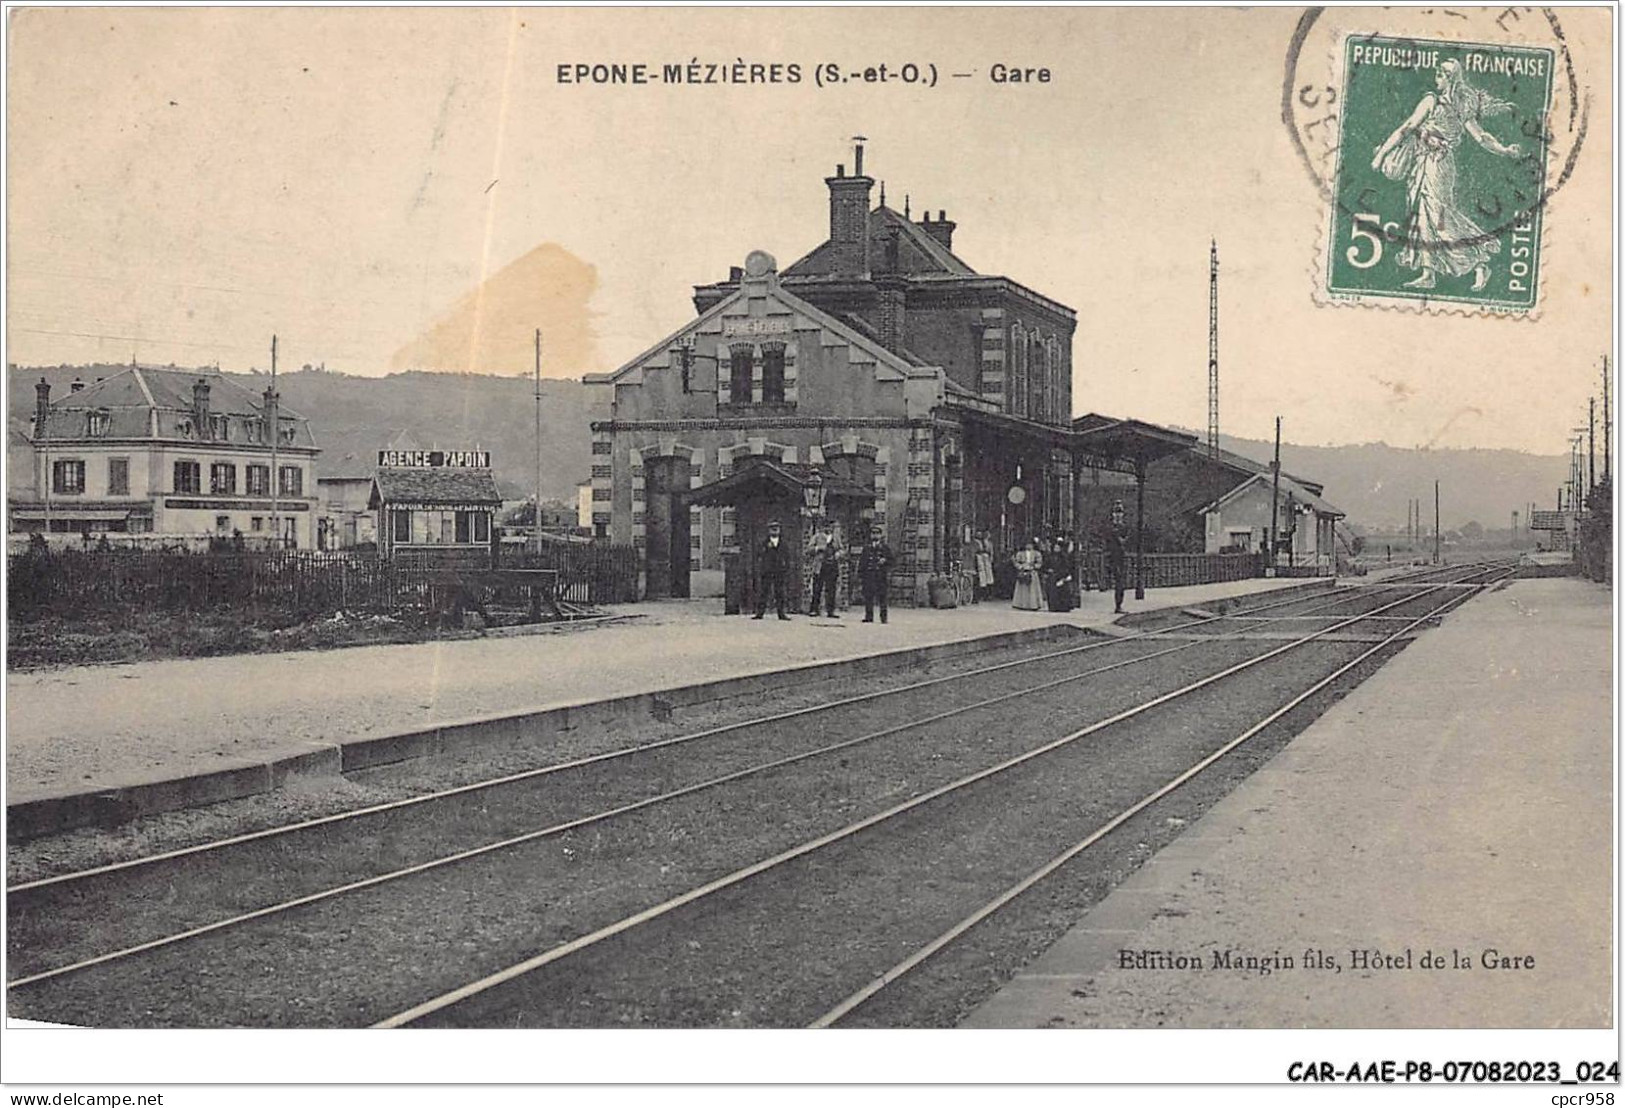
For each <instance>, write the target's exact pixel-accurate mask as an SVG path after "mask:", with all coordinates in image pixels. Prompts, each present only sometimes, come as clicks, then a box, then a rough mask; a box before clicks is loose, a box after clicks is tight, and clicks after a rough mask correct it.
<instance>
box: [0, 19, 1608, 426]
mask: <svg viewBox="0 0 1625 1108" xmlns="http://www.w3.org/2000/svg"><path fill="white" fill-rule="evenodd" d="M1384 13H1385V10H1384V9H1376V8H1371V9H1361V14H1360V15H1359V16H1358V17H1356V18H1358V19H1364V20H1366V21H1367V22H1369V23H1371V24H1372V25H1371V27H1369V28H1367V29H1376V30H1386V29H1388V28H1387V27H1386V26H1385V25H1383V24H1382V20H1384V19H1389V18H1390V16H1388V15H1386V14H1384ZM11 16H12V18H11V22H10V26H9V37H10V42H9V49H10V68H9V82H10V83H9V96H10V101H9V109H8V125H9V130H8V155H9V159H8V164H9V178H8V190H9V191H8V247H9V251H8V271H7V275H6V277H7V294H8V299H7V313H6V315H7V319H6V322H7V360H8V361H9V362H11V363H16V364H46V363H59V362H88V361H111V362H125V361H128V360H129V359H131V358H132V357H135V358H138V359H139V360H140V361H142V362H143V363H166V362H174V363H177V364H183V365H196V364H208V363H213V362H216V361H218V363H219V364H220V365H221V366H222V367H223V368H225V369H228V370H230V369H247V368H249V367H257V368H260V369H264V368H265V367H266V366H267V365H268V359H269V353H268V351H269V346H270V337H271V335H272V334H273V333H275V334H277V335H278V337H279V344H280V352H281V358H280V361H279V365H280V366H281V367H283V368H294V367H298V366H300V365H302V364H307V363H310V364H325V366H326V367H327V368H328V369H330V370H336V371H342V372H345V373H354V374H363V375H381V374H386V373H389V372H392V371H397V370H401V369H408V368H433V369H440V370H450V371H472V372H481V373H496V374H502V375H512V374H519V373H529V372H530V371H531V368H532V359H533V357H534V344H533V335H534V331H535V329H536V328H541V329H542V331H543V333H544V334H543V340H542V344H543V355H542V360H543V372H544V373H545V374H547V375H549V376H555V377H578V376H580V375H581V374H583V373H588V372H598V371H603V370H609V369H614V368H615V367H616V366H618V365H619V364H621V363H622V362H623V361H625V360H627V359H629V358H631V357H632V356H634V355H635V354H637V353H638V352H640V351H641V350H643V349H645V348H647V347H649V346H651V345H653V344H654V343H655V342H656V341H658V340H659V339H660V338H662V337H663V336H664V335H666V334H667V333H669V332H670V331H672V330H674V329H675V328H677V327H678V326H680V325H681V324H682V323H683V322H684V321H686V320H687V319H688V318H691V317H692V314H693V307H692V304H691V301H690V297H691V294H692V286H693V285H695V284H701V283H707V282H710V281H714V280H718V279H721V278H724V277H725V276H726V275H727V271H728V267H729V266H730V265H739V264H742V262H743V260H744V257H745V255H746V254H747V253H748V252H749V251H751V250H753V249H764V250H767V251H768V252H769V253H771V254H773V255H775V256H776V257H777V258H778V259H779V261H780V264H781V265H788V264H789V263H790V262H791V261H793V260H794V259H795V258H797V257H799V256H800V255H801V254H802V253H804V252H805V251H807V250H809V249H811V248H812V247H814V246H816V245H817V244H818V243H819V242H820V241H821V240H822V239H823V238H824V236H825V234H826V231H827V192H826V189H825V186H824V183H823V178H824V177H825V176H827V175H829V174H831V173H832V172H833V169H834V166H835V164H836V163H837V162H845V163H847V165H848V171H849V172H850V170H851V164H850V163H851V161H852V157H851V137H852V136H853V135H856V134H863V135H865V136H867V138H868V143H867V169H868V171H869V172H870V174H871V175H872V176H875V177H877V178H880V179H882V180H884V181H885V184H886V190H887V198H888V201H889V202H890V204H891V205H892V206H893V207H897V208H900V207H901V206H902V204H903V199H904V196H905V195H907V196H908V198H909V201H910V203H911V204H912V205H913V208H914V210H915V212H916V213H918V212H919V211H921V210H923V209H926V208H929V209H930V210H932V211H937V210H943V209H945V210H947V212H948V214H949V216H950V218H952V219H954V220H955V221H956V222H957V223H958V230H957V231H956V233H955V252H956V253H958V254H959V255H960V256H961V257H962V258H963V259H965V261H966V262H968V263H969V264H970V265H971V266H973V267H974V268H975V269H977V270H978V271H980V272H984V273H992V274H1003V275H1005V276H1008V277H1011V278H1013V279H1015V280H1017V281H1019V282H1021V283H1022V284H1024V285H1027V286H1028V287H1030V288H1033V289H1036V290H1038V291H1040V292H1042V293H1044V294H1045V295H1047V296H1050V297H1052V298H1054V299H1057V300H1060V301H1062V302H1063V303H1066V304H1069V305H1071V306H1073V307H1074V308H1075V309H1076V310H1077V313H1078V327H1077V333H1076V336H1075V339H1074V345H1073V363H1074V378H1075V379H1074V386H1073V392H1074V397H1075V401H1074V403H1075V406H1076V408H1077V411H1078V412H1079V413H1081V412H1083V411H1099V412H1105V413H1108V414H1114V415H1132V416H1135V417H1137V418H1141V419H1146V420H1150V421H1153V422H1158V423H1167V424H1175V425H1179V426H1184V427H1192V428H1203V427H1205V426H1206V421H1207V373H1206V369H1207V293H1208V288H1207V281H1208V243H1209V240H1210V238H1213V239H1217V241H1218V243H1219V251H1220V258H1221V272H1222V276H1221V291H1220V300H1221V304H1220V317H1221V338H1220V366H1221V426H1222V429H1223V430H1224V431H1225V432H1227V433H1230V434H1236V435H1241V436H1246V437H1251V438H1256V439H1262V438H1268V437H1270V435H1271V434H1272V431H1273V423H1274V418H1275V417H1276V416H1277V415H1279V416H1281V417H1282V419H1283V425H1284V435H1285V437H1286V438H1287V439H1288V440H1290V441H1295V442H1302V443H1309V444H1336V443H1349V442H1375V441H1383V442H1388V443H1390V444H1392V445H1395V446H1402V447H1410V446H1423V445H1431V446H1439V447H1486V448H1487V447H1510V448H1514V449H1522V450H1529V451H1534V452H1539V453H1561V452H1564V451H1565V450H1566V443H1567V439H1568V435H1569V432H1570V430H1571V429H1572V428H1573V427H1574V426H1575V425H1576V424H1577V423H1578V422H1580V421H1582V420H1583V416H1584V411H1585V402H1586V397H1587V396H1588V395H1589V394H1590V393H1591V392H1593V391H1596V389H1597V388H1598V378H1597V371H1598V367H1599V365H1600V358H1601V356H1602V354H1603V353H1604V352H1605V351H1606V350H1608V349H1609V345H1610V342H1611V325H1612V316H1611V310H1612V304H1613V300H1614V289H1613V286H1612V277H1611V255H1610V251H1611V247H1612V243H1613V240H1614V225H1613V208H1612V202H1611V199H1610V195H1611V194H1610V191H1609V186H1610V170H1611V162H1612V156H1613V152H1612V148H1611V143H1612V140H1613V132H1614V125H1613V120H1612V117H1611V114H1610V107H1611V105H1610V90H1609V72H1608V70H1609V65H1610V59H1611V57H1612V52H1613V45H1612V43H1613V39H1612V36H1613V28H1612V22H1611V13H1610V12H1608V11H1606V10H1603V9H1589V10H1574V9H1564V10H1563V30H1564V32H1565V35H1566V40H1567V42H1568V45H1569V46H1570V48H1571V50H1572V52H1573V53H1572V56H1573V59H1574V67H1575V72H1576V74H1577V79H1578V82H1579V85H1578V87H1579V88H1580V90H1581V92H1582V95H1584V94H1585V93H1586V91H1587V90H1589V91H1590V93H1591V95H1592V101H1591V103H1590V105H1589V111H1590V117H1589V118H1590V126H1589V130H1588V132H1587V136H1586V140H1585V143H1584V145H1583V148H1582V149H1581V150H1580V151H1579V152H1578V154H1577V155H1576V158H1575V162H1574V169H1573V172H1572V174H1571V176H1570V177H1569V179H1568V180H1567V181H1565V183H1564V185H1563V188H1562V190H1561V191H1559V192H1558V193H1557V194H1555V195H1554V197H1553V198H1552V201H1551V203H1550V204H1549V206H1548V210H1547V241H1546V243H1545V246H1544V253H1543V262H1544V266H1545V273H1546V279H1545V280H1546V283H1545V287H1544V289H1543V305H1542V309H1541V312H1540V315H1539V317H1538V318H1537V319H1533V320H1530V319H1500V318H1484V317H1475V316H1463V315H1459V314H1458V315H1440V314H1431V315H1430V314H1422V313H1416V312H1407V311H1396V310H1383V309H1376V308H1371V307H1360V306H1357V307H1349V306H1336V305H1322V304H1317V303H1316V302H1315V298H1314V296H1313V293H1312V290H1313V287H1314V283H1315V282H1314V270H1315V266H1316V264H1317V260H1316V259H1317V254H1316V251H1317V250H1319V249H1320V242H1321V239H1322V238H1323V237H1324V230H1325V227H1326V219H1327V207H1326V202H1325V200H1324V198H1323V196H1322V194H1321V191H1320V189H1319V187H1318V186H1317V184H1316V182H1315V180H1314V178H1313V177H1312V176H1311V174H1310V172H1309V171H1308V168H1307V167H1306V165H1305V162H1304V161H1303V159H1301V158H1300V156H1299V154H1298V152H1297V150H1296V148H1295V147H1294V144H1293V141H1292V138H1291V136H1290V134H1289V131H1288V128H1287V127H1285V126H1284V125H1283V122H1282V110H1281V107H1282V86H1283V79H1284V74H1285V71H1286V64H1285V63H1286V58H1287V56H1288V46H1289V43H1290V41H1291V39H1292V36H1293V31H1294V27H1295V25H1296V23H1297V20H1298V12H1297V11H1296V10H1295V9H1287V8H1265V9H1258V10H1251V11H1238V10H1229V9H1218V8H1211V9H1180V10H1122V9H1103V8H1097V9H1025V10H1020V11H1013V10H1010V9H968V8H956V9H940V8H939V9H889V10H873V9H860V8H843V9H834V8H830V9H777V10H760V9H709V10H695V9H599V10H561V9H521V10H514V11H508V10H499V9H482V10H443V9H376V8H375V9H321V8H302V9H281V10H277V9H186V8H168V9H153V10H130V9H122V10H107V9H90V8H82V9H71V10H65V11H48V10H26V11H13V12H12V13H11ZM1416 18H1420V17H1416ZM1435 18H1442V17H1435ZM1531 33H1534V32H1533V31H1531ZM1311 46H1312V49H1311V50H1310V51H1309V52H1307V53H1306V54H1305V57H1306V58H1308V59H1309V63H1310V64H1322V65H1324V64H1325V56H1326V53H1327V50H1328V48H1327V47H1326V46H1325V45H1324V44H1319V45H1315V44H1311ZM1316 51H1318V53H1316ZM691 60H692V61H698V62H699V63H700V64H701V66H702V67H705V66H707V65H709V64H710V63H719V64H721V65H723V66H728V65H731V64H732V63H734V62H736V61H742V62H744V63H746V64H747V65H748V64H750V63H762V64H772V63H779V64H782V65H789V64H792V63H793V64H796V65H798V66H799V67H800V70H801V75H802V80H801V82H800V83H798V84H781V85H766V86H764V85H748V84H747V85H734V84H718V85H700V86H667V85H663V84H661V83H659V82H658V80H657V81H656V83H652V84H649V85H643V86H624V85H623V86H603V85H593V84H574V83H561V82H560V80H559V78H558V67H559V65H561V64H564V65H574V64H576V63H586V64H592V63H624V64H632V63H637V62H642V63H645V64H648V65H651V66H652V67H654V69H655V70H656V72H657V73H658V71H659V69H660V67H661V66H662V65H664V64H667V63H671V64H686V63H688V62H690V61H691ZM826 62H837V63H840V64H841V66H842V67H843V68H844V69H846V70H858V69H862V68H863V67H866V66H871V65H872V66H878V65H879V64H881V63H883V62H884V63H887V64H888V66H889V68H890V69H891V70H893V71H895V70H896V69H897V67H899V66H901V65H902V64H904V63H906V62H913V63H915V64H917V65H920V66H921V67H926V66H929V65H932V64H935V65H936V66H937V67H938V69H939V72H940V73H942V74H944V75H946V74H947V73H950V72H960V71H963V72H971V73H972V74H973V77H972V78H969V79H962V80H954V79H947V78H946V77H944V78H943V79H941V80H940V81H939V84H938V86H937V87H935V88H925V87H921V86H918V85H910V84H907V83H905V82H902V81H897V80H892V81H889V82H886V83H883V84H882V83H873V84H870V83H866V82H862V81H858V82H848V83H844V84H841V85H838V86H833V87H826V88H820V87H818V86H817V85H816V84H815V83H814V82H813V80H812V77H813V73H814V67H815V66H817V65H819V64H821V63H826ZM998 62H1002V63H1004V64H1006V65H1011V66H1017V67H1040V66H1042V67H1047V68H1048V69H1049V71H1050V77H1051V79H1050V81H1049V82H1047V83H1036V82H1035V83H1029V84H1010V83H1006V84H996V83H994V82H993V81H991V80H990V79H988V75H989V74H990V72H991V69H992V66H993V65H994V64H995V63H998Z"/></svg>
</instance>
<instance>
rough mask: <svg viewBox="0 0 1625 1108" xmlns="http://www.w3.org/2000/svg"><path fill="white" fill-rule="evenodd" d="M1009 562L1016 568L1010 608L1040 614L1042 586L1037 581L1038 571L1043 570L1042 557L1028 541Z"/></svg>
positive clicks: (1029, 540)
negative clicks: (1013, 592) (1014, 586)
mask: <svg viewBox="0 0 1625 1108" xmlns="http://www.w3.org/2000/svg"><path fill="white" fill-rule="evenodd" d="M1011 561H1012V562H1014V564H1015V567H1016V594H1015V598H1014V599H1013V600H1011V602H1010V606H1011V607H1013V608H1020V609H1021V610H1022V611H1026V612H1042V611H1043V610H1044V585H1043V582H1042V581H1041V580H1040V579H1039V571H1040V570H1042V569H1043V568H1044V556H1043V555H1042V554H1040V553H1039V552H1038V547H1037V545H1036V544H1035V543H1034V542H1033V540H1032V539H1028V540H1027V545H1026V546H1024V547H1022V548H1021V549H1020V550H1018V551H1016V556H1015V557H1014V558H1013V559H1011Z"/></svg>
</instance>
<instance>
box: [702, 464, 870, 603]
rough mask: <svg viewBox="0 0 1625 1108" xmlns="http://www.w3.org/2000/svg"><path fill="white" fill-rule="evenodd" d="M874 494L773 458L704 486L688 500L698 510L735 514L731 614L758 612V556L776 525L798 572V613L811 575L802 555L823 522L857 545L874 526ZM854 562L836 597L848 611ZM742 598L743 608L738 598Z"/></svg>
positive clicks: (792, 592)
mask: <svg viewBox="0 0 1625 1108" xmlns="http://www.w3.org/2000/svg"><path fill="white" fill-rule="evenodd" d="M874 497H875V494H874V490H873V489H872V488H865V487H864V486H862V485H860V484H858V483H857V482H855V481H852V480H849V479H848V478H845V477H842V476H840V475H839V474H836V473H833V472H831V471H830V470H828V469H826V468H825V467H823V466H819V465H809V464H807V463H797V462H781V461H778V460H776V459H773V458H768V457H763V456H752V457H748V458H742V459H740V461H739V462H738V463H736V465H735V468H734V471H733V473H731V474H729V475H728V476H727V477H724V478H722V479H721V480H718V481H713V482H711V483H710V484H709V485H702V486H701V487H700V488H697V489H695V490H694V491H693V492H691V493H690V494H689V496H688V503H689V504H690V505H691V506H695V507H711V506H722V507H729V508H732V509H733V510H734V534H735V535H736V536H737V537H738V542H739V550H738V554H737V557H736V558H735V559H734V560H733V562H732V566H733V567H734V572H735V573H736V574H737V575H738V580H739V582H740V591H739V592H738V593H737V594H736V593H734V592H733V591H732V590H730V593H729V595H730V603H729V604H728V605H727V610H728V612H729V613H730V614H732V613H735V612H742V611H743V612H754V611H755V610H756V591H757V586H758V574H757V566H756V556H757V552H758V551H759V550H760V549H761V547H762V544H763V543H764V542H766V541H767V525H768V524H769V523H774V522H777V523H778V524H779V527H780V535H781V539H782V541H783V542H784V543H785V544H786V545H787V546H789V548H790V552H791V556H792V565H793V566H794V567H795V568H794V569H793V570H792V572H791V573H790V575H789V577H788V579H787V580H786V581H785V602H786V603H787V604H788V605H789V606H790V607H791V608H792V609H795V610H798V611H801V610H805V608H806V606H807V592H806V580H805V577H806V574H805V572H804V569H803V567H802V564H801V563H802V551H804V550H805V549H806V547H807V540H808V539H809V538H810V537H811V536H812V532H813V529H814V528H815V527H816V526H817V525H818V522H819V521H820V520H821V519H825V518H827V519H830V520H831V521H833V522H834V523H835V525H836V527H837V528H838V529H839V531H840V534H841V537H842V539H843V540H844V541H845V542H846V543H848V544H849V545H850V544H854V543H856V542H857V541H858V540H859V539H860V538H861V536H862V535H864V534H865V533H866V532H865V530H864V529H866V528H867V527H868V526H869V522H868V521H869V517H870V516H872V515H873V514H874ZM851 569H852V559H851V558H848V559H847V573H846V574H843V581H842V587H841V588H840V589H839V590H838V592H837V595H838V596H839V597H840V603H841V605H842V606H843V607H844V606H845V605H846V603H847V602H848V599H849V597H850V592H851V590H850V588H849V587H848V586H847V582H846V580H845V578H846V577H848V576H850V573H851ZM735 595H737V596H738V603H737V604H735V603H733V597H734V596H735Z"/></svg>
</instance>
